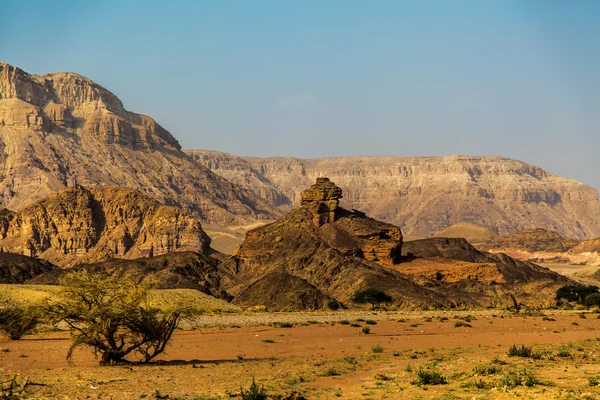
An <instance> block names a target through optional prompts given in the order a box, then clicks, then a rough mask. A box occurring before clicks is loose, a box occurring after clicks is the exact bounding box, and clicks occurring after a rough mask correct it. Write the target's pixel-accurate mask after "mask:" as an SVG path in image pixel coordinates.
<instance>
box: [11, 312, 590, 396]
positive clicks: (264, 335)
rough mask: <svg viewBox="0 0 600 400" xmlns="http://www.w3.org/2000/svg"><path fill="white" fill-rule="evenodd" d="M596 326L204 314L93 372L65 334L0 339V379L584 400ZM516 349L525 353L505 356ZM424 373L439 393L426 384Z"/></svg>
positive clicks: (72, 391)
mask: <svg viewBox="0 0 600 400" xmlns="http://www.w3.org/2000/svg"><path fill="white" fill-rule="evenodd" d="M598 315H600V314H596V313H594V312H590V311H583V310H581V311H575V310H570V311H566V310H545V311H541V312H536V313H533V314H529V315H514V314H513V313H511V312H508V311H503V310H478V311H410V312H409V311H396V312H391V311H390V312H385V311H380V312H378V311H372V312H371V311H335V312H334V311H331V312H312V313H299V312H291V313H261V312H241V313H240V312H238V313H231V312H227V313H224V312H222V313H212V314H206V315H203V316H201V317H200V318H198V319H197V320H196V321H195V323H194V324H193V325H189V324H188V325H186V326H185V327H184V328H183V329H182V330H179V331H177V332H176V333H175V335H174V336H173V338H172V341H171V343H170V345H169V347H168V348H167V352H166V354H164V355H162V356H161V357H160V359H159V360H158V361H157V362H154V363H151V364H147V365H142V364H128V365H117V366H99V365H98V361H97V360H96V359H95V358H94V354H93V352H92V351H91V349H89V348H82V349H80V350H78V351H77V352H76V353H75V356H74V358H73V360H72V363H68V362H67V361H66V359H65V356H66V354H67V349H68V347H69V335H68V333H67V332H60V331H58V332H57V331H49V332H45V333H44V332H42V333H38V334H36V335H32V336H27V337H25V338H23V339H21V340H18V341H9V340H7V339H4V338H3V339H0V376H1V377H2V378H3V379H9V378H12V377H16V379H17V381H18V382H24V381H25V380H26V379H29V382H30V383H31V384H30V385H29V386H28V387H27V398H36V399H37V398H40V399H43V398H61V399H80V398H81V399H83V398H92V399H130V398H170V399H178V398H181V399H223V398H236V397H237V398H241V396H240V388H241V387H243V388H245V389H247V388H248V387H249V386H250V384H251V382H252V379H253V378H255V380H256V382H257V383H258V384H259V385H264V387H265V389H266V390H267V391H268V393H269V394H270V395H277V394H280V395H286V396H289V395H290V394H292V393H294V392H296V393H299V394H301V395H303V396H304V397H305V398H308V399H334V398H343V399H384V398H387V399H405V398H413V399H487V398H499V399H503V398H515V397H520V398H527V399H529V398H535V399H547V398H551V399H554V398H556V399H579V398H582V399H594V398H599V397H600V386H598V384H599V382H600V367H599V366H598V365H599V364H598V362H599V361H600V355H599V350H600V319H598V318H597V317H598ZM364 327H368V328H370V332H369V333H368V334H364V333H363V328H364ZM515 344H516V345H517V346H518V347H519V348H520V346H522V345H524V346H525V348H526V349H531V351H532V353H531V354H525V355H527V356H526V357H520V356H512V357H511V356H509V355H508V352H509V349H510V348H511V346H513V345H515ZM419 371H421V374H419ZM435 372H437V373H439V374H440V375H441V376H442V378H443V380H444V381H445V383H444V384H437V385H433V384H425V383H424V382H423V379H424V380H426V379H428V377H429V378H431V377H432V375H430V373H435ZM419 376H420V377H421V378H422V379H421V381H419ZM282 398H286V397H282ZM288 398H292V397H288Z"/></svg>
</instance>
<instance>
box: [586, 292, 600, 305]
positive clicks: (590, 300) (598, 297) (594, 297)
mask: <svg viewBox="0 0 600 400" xmlns="http://www.w3.org/2000/svg"><path fill="white" fill-rule="evenodd" d="M585 305H586V306H588V307H594V306H600V293H593V294H590V295H588V296H586V297H585Z"/></svg>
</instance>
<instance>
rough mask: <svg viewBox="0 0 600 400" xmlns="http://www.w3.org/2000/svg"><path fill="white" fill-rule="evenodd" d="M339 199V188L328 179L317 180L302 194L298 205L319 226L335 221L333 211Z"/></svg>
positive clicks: (340, 190)
mask: <svg viewBox="0 0 600 400" xmlns="http://www.w3.org/2000/svg"><path fill="white" fill-rule="evenodd" d="M341 198H342V189H341V188H339V187H338V186H336V184H335V183H333V182H331V181H330V180H329V178H317V182H316V183H315V184H314V185H312V186H311V187H310V188H308V189H306V190H305V191H304V192H302V201H301V203H300V204H301V205H302V207H304V208H306V209H307V210H308V211H310V212H311V214H312V215H313V216H314V218H313V222H314V224H315V225H316V226H321V225H324V224H327V223H332V222H334V221H335V211H336V210H337V208H338V206H339V204H340V199H341Z"/></svg>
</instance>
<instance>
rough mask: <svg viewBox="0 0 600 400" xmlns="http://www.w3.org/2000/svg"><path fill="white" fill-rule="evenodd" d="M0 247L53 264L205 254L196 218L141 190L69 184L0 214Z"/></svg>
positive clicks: (206, 247) (207, 242)
mask: <svg viewBox="0 0 600 400" xmlns="http://www.w3.org/2000/svg"><path fill="white" fill-rule="evenodd" d="M0 250H1V251H2V252H7V253H16V254H23V255H26V256H30V257H38V258H41V259H44V260H47V261H50V262H52V263H54V264H56V265H59V266H70V265H73V264H76V263H92V262H99V261H104V260H107V259H109V258H113V257H114V258H128V259H129V258H139V257H150V256H158V255H161V254H166V253H172V252H182V251H194V252H198V253H203V254H208V253H209V250H210V238H209V237H208V236H207V235H206V233H204V231H203V230H202V226H201V224H200V221H199V220H198V219H196V218H193V217H191V216H188V215H186V214H185V213H184V212H182V211H181V210H179V209H178V208H175V207H169V206H164V205H162V204H160V203H159V202H157V201H156V200H154V199H152V198H150V197H148V196H146V195H144V194H142V193H141V192H138V191H135V190H132V189H128V188H118V187H108V188H94V189H90V190H87V189H84V188H80V187H77V188H69V189H64V190H62V191H59V192H58V193H56V194H54V195H52V196H51V197H49V198H47V199H44V200H42V201H39V202H37V203H34V204H32V205H30V206H28V207H26V208H24V209H23V210H21V211H19V212H8V211H5V212H3V213H2V214H1V215H0Z"/></svg>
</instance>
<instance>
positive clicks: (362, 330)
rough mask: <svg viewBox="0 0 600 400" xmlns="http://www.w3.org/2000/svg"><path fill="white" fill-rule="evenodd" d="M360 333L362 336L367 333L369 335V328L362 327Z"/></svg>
mask: <svg viewBox="0 0 600 400" xmlns="http://www.w3.org/2000/svg"><path fill="white" fill-rule="evenodd" d="M360 333H362V334H364V335H368V334H369V333H371V328H369V327H368V326H364V327H363V328H362V329H361V330H360Z"/></svg>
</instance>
